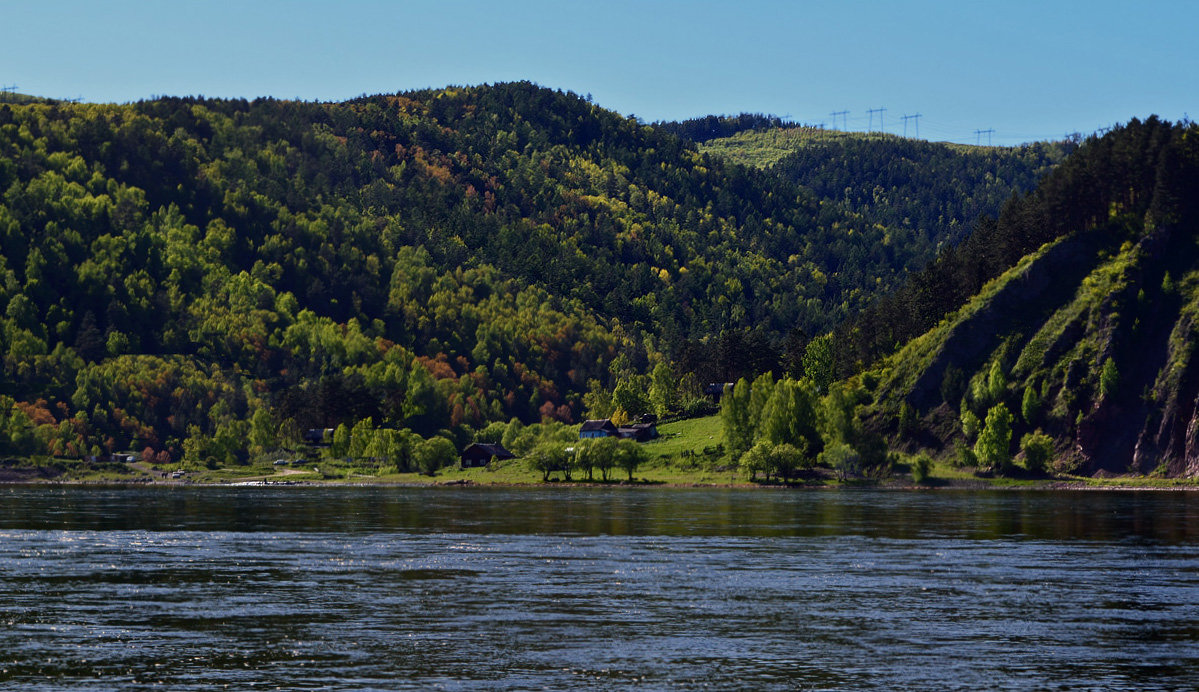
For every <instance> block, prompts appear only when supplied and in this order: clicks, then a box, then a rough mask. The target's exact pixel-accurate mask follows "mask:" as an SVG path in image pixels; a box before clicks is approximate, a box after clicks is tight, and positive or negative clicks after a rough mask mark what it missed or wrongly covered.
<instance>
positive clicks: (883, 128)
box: [866, 108, 887, 132]
mask: <svg viewBox="0 0 1199 692" xmlns="http://www.w3.org/2000/svg"><path fill="white" fill-rule="evenodd" d="M886 110H887V109H886V108H867V109H866V112H867V113H869V114H870V131H872V132H873V131H874V114H875V113H878V114H879V131H880V132H884V131H886V125H885V124H884V122H882V114H884V113H886Z"/></svg>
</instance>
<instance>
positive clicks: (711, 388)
mask: <svg viewBox="0 0 1199 692" xmlns="http://www.w3.org/2000/svg"><path fill="white" fill-rule="evenodd" d="M732 386H733V383H732V382H711V383H709V384H707V385H705V386H704V394H707V395H708V396H710V397H712V401H714V402H716V403H718V404H719V403H720V397H722V396H724V391H725V390H726V389H728V388H730V387H732Z"/></svg>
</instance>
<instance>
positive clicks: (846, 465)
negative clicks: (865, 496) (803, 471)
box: [817, 441, 862, 482]
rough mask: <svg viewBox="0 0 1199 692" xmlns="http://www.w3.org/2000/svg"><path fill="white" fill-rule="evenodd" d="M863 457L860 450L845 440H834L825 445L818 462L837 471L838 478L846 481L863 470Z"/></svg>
mask: <svg viewBox="0 0 1199 692" xmlns="http://www.w3.org/2000/svg"><path fill="white" fill-rule="evenodd" d="M861 462H862V457H861V455H860V454H858V451H857V450H856V449H854V448H853V447H851V446H849V445H847V444H845V443H844V442H836V441H834V442H833V443H831V444H828V445H825V447H824V451H823V452H821V453H820V455H819V456H818V457H817V463H819V464H820V465H821V466H827V467H829V468H831V469H833V470H834V471H836V472H837V480H839V481H842V482H844V481H846V480H849V479H850V478H855V477H857V476H858V475H860V474H861V472H862V463H861Z"/></svg>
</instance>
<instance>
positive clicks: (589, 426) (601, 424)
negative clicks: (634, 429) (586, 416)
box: [579, 418, 620, 440]
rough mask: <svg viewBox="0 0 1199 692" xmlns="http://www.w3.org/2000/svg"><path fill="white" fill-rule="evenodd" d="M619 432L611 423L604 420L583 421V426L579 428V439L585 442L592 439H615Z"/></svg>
mask: <svg viewBox="0 0 1199 692" xmlns="http://www.w3.org/2000/svg"><path fill="white" fill-rule="evenodd" d="M619 434H620V431H619V430H617V428H616V425H615V424H613V423H612V421H610V420H608V419H607V418H604V419H603V420H589V421H584V422H583V426H582V427H581V428H579V439H580V440H586V439H590V438H594V437H617V436H618V435H619Z"/></svg>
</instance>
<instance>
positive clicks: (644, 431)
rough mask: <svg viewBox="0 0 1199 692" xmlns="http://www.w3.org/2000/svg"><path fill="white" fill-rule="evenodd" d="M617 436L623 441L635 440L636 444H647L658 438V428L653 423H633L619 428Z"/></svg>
mask: <svg viewBox="0 0 1199 692" xmlns="http://www.w3.org/2000/svg"><path fill="white" fill-rule="evenodd" d="M617 435H619V436H620V437H622V438H625V439H629V440H636V441H637V442H649V441H650V440H652V439H654V438H656V437H657V436H658V427H657V426H656V425H654V424H653V423H635V424H633V425H629V426H627V427H623V428H619V429H618V430H617Z"/></svg>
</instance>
